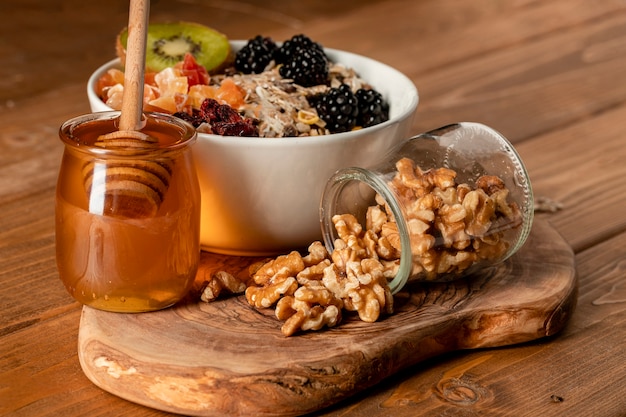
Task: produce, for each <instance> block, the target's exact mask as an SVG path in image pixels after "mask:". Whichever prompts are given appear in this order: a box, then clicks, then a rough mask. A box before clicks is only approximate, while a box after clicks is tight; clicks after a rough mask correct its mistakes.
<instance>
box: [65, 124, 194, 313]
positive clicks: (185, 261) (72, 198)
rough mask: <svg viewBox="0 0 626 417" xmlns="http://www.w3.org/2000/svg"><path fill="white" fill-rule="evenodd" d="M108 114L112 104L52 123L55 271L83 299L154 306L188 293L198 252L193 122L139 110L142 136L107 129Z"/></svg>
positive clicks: (106, 305) (130, 307) (119, 308)
mask: <svg viewBox="0 0 626 417" xmlns="http://www.w3.org/2000/svg"><path fill="white" fill-rule="evenodd" d="M118 119H119V112H102V113H94V114H88V115H84V116H79V117H76V118H74V119H71V120H68V121H67V122H65V123H64V124H63V125H62V126H61V128H60V131H59V136H60V139H61V141H62V142H63V144H64V145H65V150H64V153H63V159H62V162H61V167H60V171H59V177H58V180H57V193H56V207H55V216H56V255H57V256H56V257H57V267H58V270H59V277H60V279H61V281H62V282H63V284H64V285H65V287H66V289H67V291H68V292H69V293H70V295H72V297H74V298H75V299H76V300H77V301H79V302H81V303H83V304H85V305H89V306H91V307H94V308H98V309H102V310H107V311H115V312H142V311H152V310H158V309H162V308H165V307H168V306H171V305H173V304H174V303H176V302H177V301H179V300H180V299H182V298H183V297H184V296H185V295H186V294H187V293H188V291H189V290H190V289H191V286H192V284H193V281H194V278H195V274H196V271H197V268H198V263H199V259H200V237H199V236H200V189H199V185H198V179H197V176H196V171H195V166H194V162H193V156H192V153H191V145H192V144H193V143H194V142H195V140H196V132H195V129H194V128H193V126H191V125H190V124H188V123H186V122H183V121H182V120H180V119H178V118H175V117H173V116H169V115H162V114H157V113H147V114H146V115H145V117H144V121H145V126H144V127H143V129H142V130H141V132H140V134H145V136H141V137H139V136H138V137H125V136H124V135H122V136H120V137H115V133H113V136H112V137H109V136H110V135H108V134H111V133H112V132H117V130H118V127H117V123H118ZM131 133H133V132H131ZM104 138H107V139H104Z"/></svg>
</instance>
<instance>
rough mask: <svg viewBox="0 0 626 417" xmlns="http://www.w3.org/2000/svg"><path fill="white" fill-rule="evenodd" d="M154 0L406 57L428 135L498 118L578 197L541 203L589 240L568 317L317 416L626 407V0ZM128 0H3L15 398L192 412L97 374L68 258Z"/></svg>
mask: <svg viewBox="0 0 626 417" xmlns="http://www.w3.org/2000/svg"><path fill="white" fill-rule="evenodd" d="M151 3H152V4H151V19H154V20H158V21H164V20H179V19H180V20H191V21H198V22H201V23H205V24H208V25H210V26H213V27H215V28H216V29H218V30H221V31H223V32H224V33H226V34H228V35H229V37H231V38H233V39H246V38H250V37H253V36H255V35H257V34H264V35H269V36H272V37H273V38H274V39H276V40H284V39H286V38H288V37H290V36H292V35H295V34H298V33H306V34H307V35H309V36H310V37H312V38H313V39H316V40H317V41H319V42H320V43H322V44H323V45H325V46H328V47H332V48H337V49H346V50H350V51H353V52H356V53H359V54H364V55H368V56H371V57H373V58H375V59H378V60H381V61H383V62H385V63H387V64H389V65H391V66H393V67H396V68H398V69H399V70H401V71H403V72H404V73H406V74H407V75H408V76H409V77H410V78H411V79H412V80H413V81H414V82H415V84H416V85H417V87H418V89H419V92H420V103H419V106H418V110H417V115H416V117H415V120H414V123H413V128H412V133H415V134H417V133H420V132H425V131H428V130H431V129H434V128H437V127H439V126H442V125H444V124H448V123H453V122H459V121H475V122H481V123H484V124H487V125H489V126H491V127H493V128H495V129H496V130H498V131H500V132H501V133H503V134H504V135H505V136H506V137H507V138H509V139H510V140H511V141H512V142H513V143H514V145H515V147H516V149H517V151H518V152H519V153H520V155H521V156H522V159H523V160H524V162H525V164H526V166H527V168H528V171H529V174H530V177H531V181H532V184H533V189H534V191H535V195H536V196H540V197H546V198H548V199H551V200H554V201H555V202H556V203H558V207H559V209H557V210H556V211H555V212H549V213H548V212H546V213H541V214H539V215H538V217H539V218H542V219H544V220H545V219H547V220H549V222H550V224H551V225H552V227H553V228H554V229H556V230H557V231H558V233H559V234H560V235H561V236H563V239H564V240H565V241H566V242H567V243H568V244H569V246H570V247H571V248H572V250H573V252H574V254H575V261H576V272H577V276H578V282H579V286H578V297H577V305H576V308H575V310H574V312H573V313H572V315H571V318H570V320H569V321H568V323H567V324H566V325H565V327H564V328H563V329H562V331H561V332H559V333H558V334H556V335H554V336H548V337H543V338H540V339H537V340H534V341H529V342H525V343H521V344H519V343H518V344H514V345H506V346H502V347H499V348H488V349H481V348H479V349H471V350H457V351H451V352H448V353H444V354H440V355H437V356H435V357H432V358H430V359H425V360H422V361H420V362H419V363H417V364H416V365H413V366H409V367H406V368H404V369H402V370H398V371H397V372H395V373H394V374H393V375H391V376H389V377H388V378H386V379H383V380H382V381H380V382H379V383H377V384H375V385H373V386H372V387H370V388H365V389H363V390H361V391H359V392H358V393H356V394H354V395H352V396H350V397H348V398H346V399H344V400H341V401H339V402H337V403H335V404H334V405H331V406H329V407H326V408H323V409H321V410H319V411H315V412H312V413H309V414H308V415H307V416H308V417H364V416H367V417H382V416H384V417H387V416H394V417H416V416H434V417H442V416H445V417H452V416H461V417H475V416H496V417H501V416H506V417H508V416H511V417H535V416H540V417H553V416H554V417H562V416H599V417H623V416H624V415H626V391H625V388H624V387H625V386H626V383H625V381H626V367H624V363H625V362H626V350H625V349H624V346H625V345H626V280H624V276H625V275H626V262H625V259H626V211H625V210H624V207H626V182H625V181H624V180H623V179H624V178H626V164H625V163H624V161H625V160H626V146H625V145H626V142H625V138H624V127H625V124H624V121H625V120H626V83H625V82H624V74H626V3H625V2H624V0H603V1H586V0H553V1H542V0H497V1H494V0H474V1H465V2H463V1H458V0H417V1H416V0H346V1H341V2H338V1H331V0H300V1H282V0H237V1H228V0H226V1H213V0H207V1H189V0H168V1H154V0H153V1H152V2H151ZM128 6H129V3H128V0H108V1H106V2H95V1H93V2H92V1H80V0H50V1H45V2H44V1H35V0H2V1H0V16H2V18H3V19H2V20H3V23H2V25H0V60H1V62H2V65H0V415H2V416H5V415H6V416H11V417H30V416H37V417H57V416H64V417H82V416H90V417H92V416H96V417H119V416H128V417H164V416H170V415H172V414H171V413H168V412H164V411H160V410H157V409H154V408H149V407H145V406H142V405H139V404H137V403H134V402H131V401H126V400H124V399H122V398H120V397H119V396H117V395H113V394H111V393H109V392H108V391H105V390H103V389H101V388H99V387H98V386H97V385H95V384H93V383H92V382H91V381H90V380H89V379H88V378H87V377H86V376H85V374H84V372H83V370H82V368H81V366H80V363H79V360H78V346H77V338H78V332H79V323H80V318H81V312H82V306H81V305H79V304H78V303H76V302H75V301H74V300H73V299H72V298H71V297H70V296H69V295H68V294H67V292H66V291H65V288H64V287H63V285H62V284H61V282H60V280H59V279H58V273H57V270H56V265H55V247H54V192H55V183H56V178H57V173H58V168H59V163H60V158H61V153H62V150H63V149H62V148H63V147H62V145H61V143H60V141H59V139H58V135H57V131H58V128H59V126H60V124H61V123H62V122H64V121H65V120H67V119H69V118H71V117H74V116H77V115H79V114H83V113H86V112H88V111H89V104H88V102H87V97H86V93H85V89H86V80H87V78H88V76H89V75H90V74H91V72H92V71H93V70H94V69H95V68H97V67H98V66H100V65H101V64H102V63H103V62H105V61H108V60H109V59H111V58H113V57H114V47H113V40H114V38H115V36H116V34H117V33H118V32H119V30H120V29H121V28H122V27H123V26H124V25H126V23H127V22H128ZM203 260H205V261H209V260H211V262H212V261H214V260H215V258H213V257H212V256H210V255H208V254H203ZM231 266H233V267H234V264H231ZM307 337H308V336H307Z"/></svg>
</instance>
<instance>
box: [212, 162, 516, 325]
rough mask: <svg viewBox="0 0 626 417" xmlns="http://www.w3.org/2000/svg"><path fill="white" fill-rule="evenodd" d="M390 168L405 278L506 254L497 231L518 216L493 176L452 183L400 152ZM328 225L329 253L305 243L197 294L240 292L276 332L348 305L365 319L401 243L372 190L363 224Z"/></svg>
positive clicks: (333, 316) (378, 301)
mask: <svg viewBox="0 0 626 417" xmlns="http://www.w3.org/2000/svg"><path fill="white" fill-rule="evenodd" d="M396 169H397V172H396V174H395V176H394V177H393V178H392V179H391V180H390V181H389V183H388V185H389V187H390V188H391V189H392V190H394V192H395V194H396V196H397V197H398V200H399V202H400V203H401V205H402V206H403V207H404V208H405V209H406V212H405V220H406V223H407V226H408V229H409V241H410V244H411V253H412V274H411V280H421V281H433V280H440V279H453V278H456V277H459V276H460V275H461V274H462V273H463V271H465V270H466V269H467V268H469V267H470V266H472V265H474V264H476V263H478V262H482V261H489V260H493V259H497V258H500V257H501V256H502V255H503V254H504V253H505V252H506V251H507V249H508V246H509V245H508V242H507V240H506V239H505V238H504V232H505V230H508V229H512V228H517V227H519V226H520V225H521V223H522V216H521V213H520V210H519V207H518V206H517V204H516V203H515V202H509V201H508V200H509V198H508V194H509V190H508V189H507V188H506V187H505V185H504V182H503V181H502V180H501V179H500V178H499V177H496V176H492V175H483V176H481V177H480V178H478V180H477V181H476V185H475V187H474V188H472V187H470V186H469V185H467V184H457V183H456V175H457V174H456V172H455V171H454V170H451V169H448V168H437V169H429V170H426V171H423V170H422V169H421V168H420V167H418V166H415V164H414V162H413V161H412V160H411V159H408V158H402V159H400V160H399V161H398V162H397V163H396ZM332 222H333V224H334V227H335V230H336V231H337V236H338V238H337V239H336V240H335V242H334V249H333V251H332V253H328V251H327V250H326V248H325V246H324V245H323V244H322V243H321V242H319V241H317V242H313V243H312V244H311V245H310V246H309V248H308V254H307V255H305V256H302V255H301V254H300V253H298V252H296V251H293V252H291V253H289V254H286V255H281V256H278V257H277V258H275V259H272V260H269V261H267V262H262V263H259V264H256V265H253V266H252V267H251V269H250V276H251V279H250V281H249V282H248V283H247V285H246V284H243V283H242V282H240V281H237V279H236V278H234V277H233V276H232V275H230V274H228V273H225V272H220V273H218V274H215V275H214V276H213V277H212V279H211V281H209V282H208V283H207V285H206V288H205V290H204V292H203V296H202V299H203V300H204V301H211V300H212V299H215V298H216V297H217V296H219V293H220V292H221V290H222V289H225V290H227V291H228V292H231V293H241V292H245V296H246V299H247V301H248V303H249V304H250V305H251V306H254V307H255V308H259V309H262V308H271V307H274V308H275V314H276V317H277V318H278V319H279V320H281V321H283V322H284V323H283V325H282V327H281V331H282V333H283V334H284V335H286V336H291V335H293V334H294V333H296V332H298V331H307V330H319V329H322V328H323V327H325V326H326V327H333V326H335V325H337V324H338V323H340V322H341V319H342V312H343V311H348V312H356V313H357V314H358V316H359V318H360V319H361V320H363V321H365V322H374V321H376V320H378V318H379V317H380V316H381V314H391V313H392V312H393V296H392V294H391V291H390V289H389V285H388V283H389V282H390V281H391V280H392V279H393V278H394V277H395V275H396V272H397V270H398V268H399V265H400V253H401V244H400V235H399V232H398V227H397V223H396V221H395V219H394V218H393V215H392V214H391V210H390V209H389V207H388V205H387V203H386V202H385V201H384V200H383V199H382V198H381V197H380V196H378V195H377V196H376V204H375V205H372V206H370V207H368V210H367V215H366V222H365V223H366V224H365V229H364V228H363V226H362V225H361V224H360V223H359V221H358V220H357V219H356V218H355V217H354V216H353V215H352V214H337V215H334V216H333V218H332ZM216 288H217V291H216Z"/></svg>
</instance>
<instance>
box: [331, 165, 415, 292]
mask: <svg viewBox="0 0 626 417" xmlns="http://www.w3.org/2000/svg"><path fill="white" fill-rule="evenodd" d="M354 181H357V182H360V183H363V184H366V185H367V186H369V187H370V188H371V189H372V190H373V191H374V192H375V193H377V194H378V195H380V196H381V197H382V198H383V199H384V200H385V202H386V203H387V204H388V206H389V208H390V210H391V213H392V214H393V216H394V219H395V222H396V224H397V227H398V234H399V236H400V245H401V247H400V265H399V267H398V271H397V272H396V275H395V276H394V277H393V279H392V280H391V281H390V282H389V284H388V285H389V289H390V291H391V293H392V294H396V293H397V292H399V291H400V290H401V289H402V288H403V287H404V286H405V284H406V283H407V281H408V279H409V277H410V274H411V269H412V254H411V244H410V241H409V233H408V231H409V229H408V226H407V224H406V221H405V217H404V215H403V211H405V209H404V207H402V206H401V203H400V202H398V201H397V200H396V199H395V198H394V196H393V194H392V192H391V190H390V189H389V188H388V187H387V185H386V184H385V182H384V181H383V180H382V179H381V178H379V177H378V176H376V175H374V174H373V173H372V172H371V171H368V170H367V169H364V168H359V167H349V168H344V169H341V170H339V171H337V172H335V174H334V175H333V176H332V177H331V178H330V180H329V181H328V183H327V184H326V188H325V189H324V192H323V194H322V201H321V204H320V223H321V227H322V235H323V239H324V244H325V245H326V250H327V251H328V252H329V253H332V252H333V250H334V241H335V239H334V236H335V235H336V233H335V232H336V231H335V228H334V225H333V224H332V219H331V217H330V216H326V215H325V214H326V213H329V214H330V213H333V212H334V210H333V207H334V206H335V204H336V203H337V199H338V197H339V194H340V191H341V190H342V188H343V187H345V186H346V185H348V183H350V182H354Z"/></svg>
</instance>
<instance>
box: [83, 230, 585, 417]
mask: <svg viewBox="0 0 626 417" xmlns="http://www.w3.org/2000/svg"><path fill="white" fill-rule="evenodd" d="M250 262H251V260H250V259H246V258H236V257H227V256H224V255H210V254H204V253H203V260H202V266H201V268H200V271H199V273H198V275H199V276H198V278H199V280H201V279H202V275H203V274H206V273H210V272H211V271H212V270H219V269H224V270H231V271H232V270H237V271H242V270H244V269H245V268H246V267H247V265H248V264H249V263H250ZM576 294H577V284H576V272H575V262H574V254H573V252H572V250H571V248H570V247H569V245H568V244H567V243H566V242H565V241H564V240H563V238H562V237H561V236H560V235H559V234H558V233H557V232H556V231H555V230H554V229H553V228H552V226H550V224H549V223H547V222H545V221H543V220H539V219H537V220H536V221H535V224H534V225H533V230H532V232H531V235H530V237H529V240H528V241H527V243H526V245H525V246H524V247H523V248H522V249H521V250H520V251H519V252H518V253H517V254H515V255H514V256H513V257H511V258H510V259H509V260H508V261H506V262H505V263H503V264H502V265H500V266H498V267H495V268H493V269H492V270H490V271H488V272H486V273H484V274H481V275H480V276H474V277H471V278H467V279H462V280H460V281H456V282H453V283H446V284H419V285H415V284H414V285H411V286H410V288H405V289H404V290H403V291H401V292H400V293H399V294H397V295H396V300H395V309H396V311H395V313H394V314H393V315H390V316H387V317H384V318H383V319H382V320H380V321H378V322H376V323H364V322H361V321H360V320H359V319H358V318H355V317H351V316H348V317H344V321H343V322H342V323H341V324H340V325H339V326H337V327H335V328H332V329H329V330H323V331H318V332H310V333H301V334H297V335H294V336H291V337H285V336H283V335H282V334H281V332H280V326H281V322H279V321H278V320H277V319H276V318H275V317H274V316H273V310H267V311H259V310H256V309H254V308H252V307H250V306H249V305H248V303H247V302H246V300H245V297H243V296H236V297H230V298H226V299H223V300H218V301H214V302H212V303H204V302H202V301H196V300H197V298H192V297H190V299H189V300H187V301H185V302H182V303H180V304H178V305H176V306H174V307H172V308H169V309H166V310H161V311H158V312H153V313H142V314H119V313H108V312H104V311H99V310H94V309H92V308H89V307H84V309H83V313H82V318H81V323H80V331H79V337H78V353H79V358H80V363H81V366H82V368H83V371H84V373H85V374H86V375H87V377H88V378H89V379H90V380H91V381H92V382H93V383H94V384H96V385H97V386H99V387H100V388H102V389H104V390H106V391H108V392H110V393H113V394H115V395H118V396H120V397H122V398H125V399H127V400H130V401H133V402H136V403H139V404H143V405H146V406H149V407H153V408H156V409H160V410H164V411H169V412H174V413H180V414H185V415H197V416H253V415H254V416H293V415H301V414H305V413H307V412H311V411H315V410H319V409H321V408H323V407H326V406H329V405H331V404H333V403H336V402H338V401H339V400H341V399H343V398H346V397H348V396H350V395H352V394H354V393H356V392H358V391H360V390H363V389H364V388H367V387H370V386H372V385H374V384H376V383H378V382H380V381H381V380H383V379H384V378H387V377H389V376H391V375H393V374H394V373H395V372H397V371H398V370H400V369H402V368H405V367H408V366H410V365H414V364H416V363H418V362H420V361H423V360H424V359H426V358H430V357H433V356H436V355H439V354H442V353H444V352H449V351H453V350H460V349H473V348H485V347H495V346H503V345H510V344H515V343H520V342H526V341H530V340H533V339H538V338H542V337H545V336H550V335H553V334H555V333H557V332H558V331H559V330H561V329H562V328H563V327H564V325H565V323H566V322H567V320H568V318H569V317H570V316H571V314H572V311H573V309H574V307H575V304H576Z"/></svg>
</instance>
